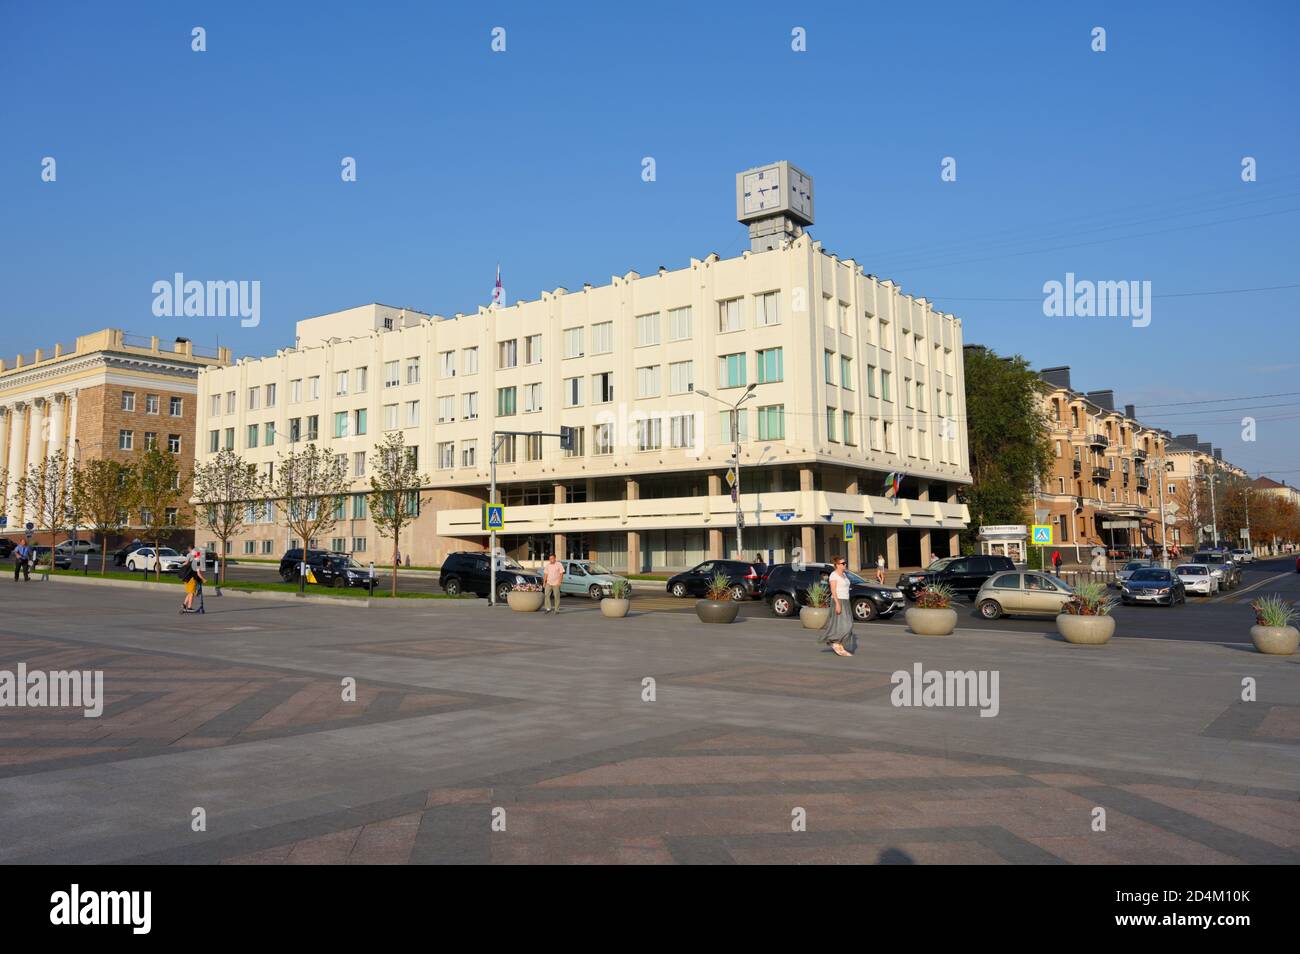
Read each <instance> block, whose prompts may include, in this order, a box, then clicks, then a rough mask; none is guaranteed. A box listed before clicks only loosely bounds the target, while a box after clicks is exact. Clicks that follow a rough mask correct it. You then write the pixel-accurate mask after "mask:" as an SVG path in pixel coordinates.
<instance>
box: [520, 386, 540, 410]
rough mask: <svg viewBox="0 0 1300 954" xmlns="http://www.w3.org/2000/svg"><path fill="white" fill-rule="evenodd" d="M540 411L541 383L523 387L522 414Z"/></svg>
mask: <svg viewBox="0 0 1300 954" xmlns="http://www.w3.org/2000/svg"><path fill="white" fill-rule="evenodd" d="M541 409H542V385H541V382H538V383H536V384H525V385H524V413H525V414H527V413H529V412H532V411H540V410H541Z"/></svg>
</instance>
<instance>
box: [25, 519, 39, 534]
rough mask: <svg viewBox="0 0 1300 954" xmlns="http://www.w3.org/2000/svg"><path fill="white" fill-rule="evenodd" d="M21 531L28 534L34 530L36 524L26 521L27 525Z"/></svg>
mask: <svg viewBox="0 0 1300 954" xmlns="http://www.w3.org/2000/svg"><path fill="white" fill-rule="evenodd" d="M23 529H24V530H26V531H27V532H28V533H31V532H32V531H33V530H35V529H36V524H34V523H32V522H31V521H30V520H28V521H27V525H26V526H25V527H23Z"/></svg>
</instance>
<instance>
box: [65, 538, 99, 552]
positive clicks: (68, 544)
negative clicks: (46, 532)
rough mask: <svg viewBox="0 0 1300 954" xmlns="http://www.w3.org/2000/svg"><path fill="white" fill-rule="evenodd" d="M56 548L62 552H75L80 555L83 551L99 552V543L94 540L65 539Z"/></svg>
mask: <svg viewBox="0 0 1300 954" xmlns="http://www.w3.org/2000/svg"><path fill="white" fill-rule="evenodd" d="M55 549H57V550H58V551H59V552H60V553H69V554H71V553H75V554H77V555H78V556H80V555H81V554H83V553H98V552H99V544H97V543H95V542H94V541H92V540H64V541H63V542H62V543H60V544H59V545H58V546H57V547H55Z"/></svg>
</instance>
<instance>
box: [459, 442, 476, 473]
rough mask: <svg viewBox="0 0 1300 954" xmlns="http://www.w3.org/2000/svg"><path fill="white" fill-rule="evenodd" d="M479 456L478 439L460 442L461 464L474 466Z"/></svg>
mask: <svg viewBox="0 0 1300 954" xmlns="http://www.w3.org/2000/svg"><path fill="white" fill-rule="evenodd" d="M477 458H478V441H461V442H460V466H462V467H473V466H475V464H476V462H477Z"/></svg>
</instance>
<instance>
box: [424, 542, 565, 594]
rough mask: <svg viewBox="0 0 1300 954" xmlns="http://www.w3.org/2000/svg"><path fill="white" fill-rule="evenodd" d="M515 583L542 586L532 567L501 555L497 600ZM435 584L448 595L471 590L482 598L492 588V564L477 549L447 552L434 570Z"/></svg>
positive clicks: (470, 591) (512, 587)
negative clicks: (437, 570)
mask: <svg viewBox="0 0 1300 954" xmlns="http://www.w3.org/2000/svg"><path fill="white" fill-rule="evenodd" d="M516 583H535V584H537V585H538V586H541V585H542V578H541V576H539V575H538V574H536V573H534V572H533V571H532V570H525V569H524V568H523V567H522V566H520V565H519V564H518V563H517V562H516V561H515V560H513V559H511V558H510V557H504V558H502V560H501V562H500V563H498V564H497V602H498V603H504V602H505V601H506V594H507V593H509V592H510V591H511V590H512V589H514V587H515V584H516ZM438 585H439V586H441V587H442V588H443V591H444V592H446V594H447V595H448V596H460V595H461V594H462V593H473V594H474V595H475V596H481V597H484V598H486V597H487V595H488V591H489V590H491V588H492V565H491V563H490V562H489V560H488V554H486V553H482V552H477V553H469V552H461V553H449V554H447V559H445V560H443V561H442V569H441V571H440V572H439V573H438Z"/></svg>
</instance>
